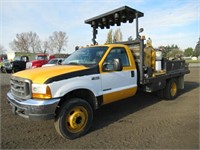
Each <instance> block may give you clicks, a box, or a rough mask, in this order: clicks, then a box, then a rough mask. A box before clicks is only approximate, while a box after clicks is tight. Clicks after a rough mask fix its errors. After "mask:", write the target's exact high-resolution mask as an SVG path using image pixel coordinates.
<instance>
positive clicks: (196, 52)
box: [194, 38, 200, 57]
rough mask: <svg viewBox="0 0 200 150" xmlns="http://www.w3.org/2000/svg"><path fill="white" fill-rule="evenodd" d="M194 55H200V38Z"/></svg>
mask: <svg viewBox="0 0 200 150" xmlns="http://www.w3.org/2000/svg"><path fill="white" fill-rule="evenodd" d="M194 56H196V57H198V56H200V38H199V41H198V42H197V45H196V47H195V49H194Z"/></svg>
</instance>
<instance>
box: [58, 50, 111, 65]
mask: <svg viewBox="0 0 200 150" xmlns="http://www.w3.org/2000/svg"><path fill="white" fill-rule="evenodd" d="M107 49H108V47H106V46H103V47H102V46H101V47H100V46H99V47H87V48H82V49H79V50H77V51H75V52H74V53H73V54H72V55H70V56H69V57H68V58H66V59H65V60H64V61H63V63H62V64H63V65H68V64H73V65H86V66H87V65H89V66H90V65H96V64H98V62H99V61H100V60H101V58H102V57H103V55H104V53H105V51H106V50H107Z"/></svg>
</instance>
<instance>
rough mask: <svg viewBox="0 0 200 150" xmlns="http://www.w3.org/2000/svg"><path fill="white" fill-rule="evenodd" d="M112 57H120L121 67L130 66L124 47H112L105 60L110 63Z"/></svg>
mask: <svg viewBox="0 0 200 150" xmlns="http://www.w3.org/2000/svg"><path fill="white" fill-rule="evenodd" d="M114 58H119V59H121V61H122V66H123V67H127V66H130V63H129V59H128V56H127V53H126V50H125V49H124V48H113V49H112V50H111V51H110V53H109V54H108V56H107V58H106V60H105V62H106V63H112V61H113V59H114Z"/></svg>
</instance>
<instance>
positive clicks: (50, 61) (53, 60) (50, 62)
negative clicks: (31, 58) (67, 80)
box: [47, 59, 58, 64]
mask: <svg viewBox="0 0 200 150" xmlns="http://www.w3.org/2000/svg"><path fill="white" fill-rule="evenodd" d="M57 62H58V59H51V60H49V62H48V63H47V64H57Z"/></svg>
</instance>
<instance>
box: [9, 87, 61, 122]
mask: <svg viewBox="0 0 200 150" xmlns="http://www.w3.org/2000/svg"><path fill="white" fill-rule="evenodd" d="M7 100H8V102H9V103H10V104H11V106H12V110H13V113H14V114H17V115H19V116H22V117H24V118H28V119H30V120H48V119H53V118H54V117H55V111H56V108H57V106H58V103H59V101H60V98H55V99H50V100H36V99H27V100H24V101H18V100H17V99H15V97H14V96H13V95H12V93H11V92H10V91H9V92H8V93H7Z"/></svg>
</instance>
